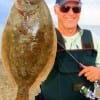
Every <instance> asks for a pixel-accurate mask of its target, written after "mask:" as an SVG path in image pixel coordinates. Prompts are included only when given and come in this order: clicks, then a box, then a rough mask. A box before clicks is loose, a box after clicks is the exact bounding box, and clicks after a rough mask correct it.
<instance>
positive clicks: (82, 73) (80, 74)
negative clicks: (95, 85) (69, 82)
mask: <svg viewBox="0 0 100 100" xmlns="http://www.w3.org/2000/svg"><path fill="white" fill-rule="evenodd" d="M86 72H88V69H86V68H84V69H83V70H82V71H80V72H79V74H78V76H82V75H84V74H85V73H86Z"/></svg>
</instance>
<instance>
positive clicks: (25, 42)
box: [2, 0, 57, 100]
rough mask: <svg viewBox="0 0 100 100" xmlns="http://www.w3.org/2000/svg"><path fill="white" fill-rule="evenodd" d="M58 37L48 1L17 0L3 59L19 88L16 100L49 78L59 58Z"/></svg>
mask: <svg viewBox="0 0 100 100" xmlns="http://www.w3.org/2000/svg"><path fill="white" fill-rule="evenodd" d="M56 44H57V40H56V34H55V30H54V27H53V23H52V18H51V16H50V12H49V9H48V7H47V5H46V3H45V1H44V0H16V1H15V2H14V4H13V6H12V8H11V11H10V14H9V16H8V19H7V23H6V25H5V28H4V31H3V36H2V60H3V63H4V66H5V67H6V68H7V70H8V72H9V74H10V76H11V78H12V80H13V82H14V83H15V85H16V86H17V87H18V92H17V96H16V100H29V90H30V88H31V87H32V88H33V89H34V96H35V95H36V92H38V87H39V86H40V84H41V83H42V82H43V81H44V80H45V79H46V78H47V76H48V74H49V72H50V71H51V69H52V67H53V64H54V61H55V56H56V47H57V46H56Z"/></svg>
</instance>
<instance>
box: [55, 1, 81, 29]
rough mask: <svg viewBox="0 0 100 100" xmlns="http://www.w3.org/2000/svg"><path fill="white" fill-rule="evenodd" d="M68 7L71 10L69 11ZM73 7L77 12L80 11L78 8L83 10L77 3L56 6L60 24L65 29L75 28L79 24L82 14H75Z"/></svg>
mask: <svg viewBox="0 0 100 100" xmlns="http://www.w3.org/2000/svg"><path fill="white" fill-rule="evenodd" d="M68 7H69V8H70V7H71V8H70V9H69V8H68ZM73 7H74V9H76V10H79V9H77V7H79V8H80V9H81V6H80V5H79V4H78V3H76V2H68V3H65V4H64V5H63V6H59V5H56V6H55V13H56V15H57V17H58V24H59V25H61V26H62V27H64V28H74V27H76V26H77V24H78V20H79V18H80V12H77V13H75V12H74V11H73V9H72V8H73ZM75 7H76V8H75ZM68 9H69V10H68ZM66 10H67V11H66Z"/></svg>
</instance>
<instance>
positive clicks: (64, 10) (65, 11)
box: [60, 6, 70, 13]
mask: <svg viewBox="0 0 100 100" xmlns="http://www.w3.org/2000/svg"><path fill="white" fill-rule="evenodd" d="M69 9H70V7H66V6H61V7H60V11H61V12H63V13H67V12H68V11H69Z"/></svg>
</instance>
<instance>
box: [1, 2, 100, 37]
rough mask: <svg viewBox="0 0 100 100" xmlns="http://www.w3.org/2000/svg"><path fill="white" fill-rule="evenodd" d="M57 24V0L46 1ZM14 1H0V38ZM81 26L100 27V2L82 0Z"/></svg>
mask: <svg viewBox="0 0 100 100" xmlns="http://www.w3.org/2000/svg"><path fill="white" fill-rule="evenodd" d="M45 1H46V3H47V5H48V7H49V9H50V13H51V15H52V19H53V22H54V23H56V16H55V14H54V12H53V6H54V4H55V0H45ZM13 2H14V0H0V36H1V34H2V31H3V29H4V26H5V23H6V21H7V16H8V15H9V12H10V9H11V7H12V5H13ZM79 24H81V25H100V0H82V12H81V18H80V21H79Z"/></svg>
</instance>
